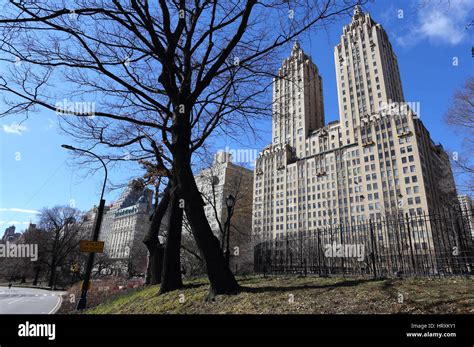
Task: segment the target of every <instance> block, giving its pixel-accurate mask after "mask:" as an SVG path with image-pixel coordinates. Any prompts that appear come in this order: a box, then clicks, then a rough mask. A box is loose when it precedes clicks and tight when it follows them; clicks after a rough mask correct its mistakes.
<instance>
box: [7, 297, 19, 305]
mask: <svg viewBox="0 0 474 347" xmlns="http://www.w3.org/2000/svg"><path fill="white" fill-rule="evenodd" d="M20 300H23V298H19V299H16V300H13V301H10V302H9V303H8V305H11V304H14V303H15V302H18V301H20Z"/></svg>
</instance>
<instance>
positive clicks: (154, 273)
mask: <svg viewBox="0 0 474 347" xmlns="http://www.w3.org/2000/svg"><path fill="white" fill-rule="evenodd" d="M170 189H171V184H170V183H168V185H167V187H166V188H165V191H164V193H163V197H162V198H161V200H160V202H159V203H158V205H157V206H156V207H155V211H154V213H153V217H152V220H151V224H150V228H149V229H148V233H147V235H146V236H145V239H144V240H143V243H144V244H145V245H146V247H147V249H148V252H150V255H149V257H148V264H147V278H146V284H150V285H155V284H159V283H160V282H161V273H162V271H161V270H162V267H163V246H162V245H160V241H159V239H158V234H159V232H160V226H161V221H162V219H163V217H164V215H165V214H166V210H167V209H168V205H169V200H170Z"/></svg>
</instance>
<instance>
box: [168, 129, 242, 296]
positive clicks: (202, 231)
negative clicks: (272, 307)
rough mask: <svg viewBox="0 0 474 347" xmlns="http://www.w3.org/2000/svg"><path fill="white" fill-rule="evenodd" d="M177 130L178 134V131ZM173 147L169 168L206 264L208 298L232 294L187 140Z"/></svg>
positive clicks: (231, 277)
mask: <svg viewBox="0 0 474 347" xmlns="http://www.w3.org/2000/svg"><path fill="white" fill-rule="evenodd" d="M177 133H178V134H179V135H182V131H181V132H177ZM179 135H178V136H179ZM173 142H175V141H173ZM174 149H175V150H174V151H173V159H174V160H173V172H174V174H175V175H176V179H177V183H178V194H179V196H180V197H181V198H183V199H184V202H185V211H186V217H187V219H188V221H189V224H190V226H191V230H192V232H193V235H194V238H195V240H196V244H197V246H198V247H199V250H200V251H201V254H202V257H203V259H204V262H205V264H206V270H207V275H208V277H209V282H210V284H211V290H210V293H209V297H208V299H212V298H213V296H214V295H217V294H236V293H237V292H238V291H239V285H238V284H237V281H236V280H235V277H234V275H233V274H232V272H231V271H230V269H229V267H228V266H226V264H225V259H224V256H223V254H222V250H221V248H220V244H219V240H218V238H217V237H216V236H215V235H214V234H213V232H212V229H211V227H210V226H209V222H208V220H207V218H206V215H205V213H204V201H203V200H202V197H201V193H200V192H199V190H198V188H197V186H196V181H195V180H194V175H193V172H192V170H191V163H190V158H191V155H190V153H189V152H190V150H189V144H187V145H186V144H185V145H184V146H180V147H178V146H176V147H175V148H174Z"/></svg>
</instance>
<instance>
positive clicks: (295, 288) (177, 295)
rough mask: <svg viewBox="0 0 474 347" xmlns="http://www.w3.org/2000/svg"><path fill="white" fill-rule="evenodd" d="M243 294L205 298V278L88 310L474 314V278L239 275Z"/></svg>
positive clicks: (151, 289) (154, 288)
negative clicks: (375, 278) (162, 293)
mask: <svg viewBox="0 0 474 347" xmlns="http://www.w3.org/2000/svg"><path fill="white" fill-rule="evenodd" d="M239 283H240V285H241V286H242V292H241V293H240V294H238V295H232V296H217V297H216V299H215V301H214V302H205V301H204V299H205V297H206V294H207V292H208V289H209V285H208V283H207V281H206V280H204V279H199V280H193V281H189V282H186V283H185V284H186V286H185V288H183V289H180V290H177V291H174V292H170V293H166V294H164V295H158V291H159V286H152V287H148V288H145V289H142V290H137V291H134V292H132V293H128V294H124V295H123V296H120V297H118V298H114V299H111V300H109V301H108V302H105V303H103V304H100V305H99V306H96V307H95V308H92V309H89V310H88V311H86V312H87V313H88V314H104V313H111V314H232V313H233V314H246V313H247V314H288V313H297V314H298V313H299V314H312V313H320V314H326V313H327V314H341V313H363V314H364V313H474V290H473V288H474V280H473V279H472V278H471V279H467V278H446V279H445V278H442V279H414V278H413V279H383V280H367V279H342V278H318V277H268V278H263V277H256V276H255V277H247V278H239Z"/></svg>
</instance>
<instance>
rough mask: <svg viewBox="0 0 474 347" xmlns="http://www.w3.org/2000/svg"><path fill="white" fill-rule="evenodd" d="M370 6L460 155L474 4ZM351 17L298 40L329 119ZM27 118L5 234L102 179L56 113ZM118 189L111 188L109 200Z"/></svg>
mask: <svg viewBox="0 0 474 347" xmlns="http://www.w3.org/2000/svg"><path fill="white" fill-rule="evenodd" d="M365 10H369V12H370V13H371V15H372V17H373V18H374V19H375V20H376V21H377V22H379V23H381V24H382V26H383V27H384V28H385V30H386V31H387V33H388V36H389V38H390V40H391V42H392V45H393V47H394V50H395V52H396V54H397V57H398V62H399V67H400V73H401V79H402V84H403V88H404V94H405V98H406V100H407V101H411V102H419V103H420V106H421V112H420V116H421V119H422V120H423V122H424V123H425V126H426V127H427V128H428V130H429V131H430V133H431V136H432V138H433V140H434V141H435V142H441V143H442V144H443V146H444V147H445V148H446V149H448V150H450V151H451V152H452V151H459V152H460V151H461V139H460V137H459V136H457V135H456V134H455V133H454V131H453V130H452V129H450V128H448V127H447V126H446V125H445V124H444V123H443V120H442V118H443V115H444V113H445V111H446V109H447V107H448V105H449V103H450V100H451V97H452V94H453V92H454V91H455V90H456V89H457V88H459V87H460V86H461V85H462V84H463V82H464V81H465V79H466V78H467V77H468V76H469V75H472V73H473V71H474V69H473V68H474V65H473V64H474V58H472V57H471V45H472V38H473V32H474V25H473V26H470V27H468V28H466V26H468V24H469V23H470V22H471V21H472V20H474V1H472V0H458V1H455V0H451V2H450V6H448V1H447V0H446V1H443V0H441V1H438V0H436V1H433V4H430V3H429V4H428V5H426V6H419V3H418V2H417V1H409V0H401V1H390V2H389V1H378V2H377V3H370V4H368V5H367V6H365V8H364V11H365ZM349 20H350V18H349V17H347V18H345V19H343V20H341V21H338V22H334V23H331V25H330V26H329V27H327V29H326V30H325V31H324V30H319V31H317V32H311V33H310V34H309V35H305V36H304V37H302V38H300V43H301V46H302V47H303V49H304V50H305V51H306V52H307V53H308V54H309V55H311V56H312V58H313V61H314V62H315V63H316V65H317V66H318V68H319V70H320V74H321V75H322V77H323V89H324V103H325V113H326V122H328V121H331V120H335V119H338V117H339V115H338V105H337V94H336V80H335V71H334V58H333V48H334V46H335V45H336V44H337V43H338V42H339V39H340V35H341V32H342V26H343V25H344V24H347V23H348V22H349ZM289 52H290V47H288V54H289ZM283 58H284V57H283V56H282V59H283ZM456 60H457V63H458V64H457V65H456V66H455V65H453V62H455V61H456ZM23 119H24V117H8V118H3V119H0V166H1V170H0V235H2V234H3V230H4V229H5V228H6V227H7V226H9V225H11V224H15V225H16V226H17V228H18V229H19V230H22V229H24V228H25V227H26V226H27V224H28V223H29V222H30V221H33V222H34V221H35V220H36V218H37V216H38V213H37V211H38V210H40V209H41V208H43V207H52V206H55V205H62V204H68V205H69V204H70V203H73V204H74V205H75V206H76V207H77V208H79V209H81V210H87V209H89V208H90V207H92V206H93V205H94V204H96V203H97V200H98V197H99V194H100V189H101V184H102V180H103V172H102V171H101V170H99V171H97V172H96V173H95V174H89V173H88V170H87V169H80V168H77V167H75V164H74V161H73V160H72V157H71V155H70V153H68V151H66V150H64V149H62V148H61V147H60V145H61V144H62V143H69V144H73V143H74V142H73V140H72V139H71V138H69V137H68V136H66V135H64V134H61V133H60V132H59V130H58V127H57V118H56V115H55V114H54V113H53V112H49V111H40V112H38V113H36V114H33V115H30V117H29V118H28V119H27V120H25V121H23V122H21V124H20V123H19V122H20V121H22V120H23ZM259 128H261V129H262V130H263V137H264V139H263V141H261V142H259V143H252V144H250V145H249V147H248V148H249V149H255V150H257V151H259V150H261V148H262V147H263V146H264V145H266V144H267V143H269V142H270V131H271V121H270V120H268V121H264V122H262V123H260V124H259ZM214 141H215V146H214V147H216V148H225V147H226V146H229V147H230V148H233V149H241V148H242V147H241V145H238V144H235V143H233V142H232V141H231V140H226V139H218V140H214ZM124 154H125V153H124ZM138 172H139V171H138V170H137V169H134V168H132V167H130V166H124V167H122V168H121V169H112V170H111V171H110V172H109V178H110V182H111V183H114V184H118V183H122V182H126V181H127V180H128V179H129V178H130V177H133V176H134V175H136V174H138ZM117 194H118V191H114V192H110V193H108V194H107V196H106V199H107V202H108V203H110V202H111V201H112V200H113V199H115V198H116V197H117Z"/></svg>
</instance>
